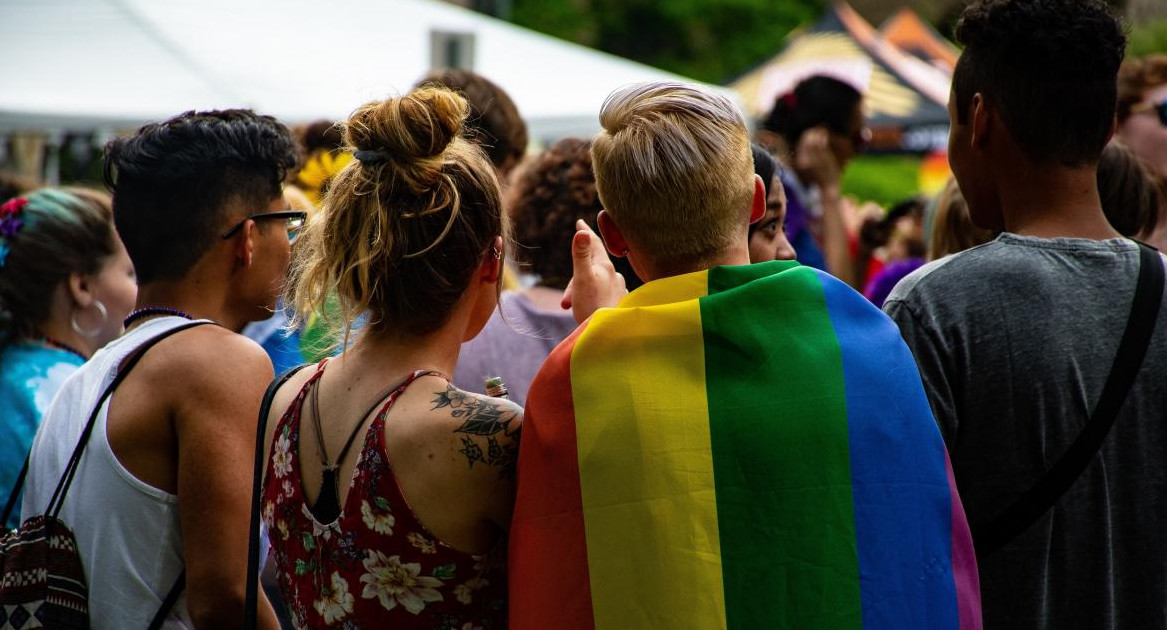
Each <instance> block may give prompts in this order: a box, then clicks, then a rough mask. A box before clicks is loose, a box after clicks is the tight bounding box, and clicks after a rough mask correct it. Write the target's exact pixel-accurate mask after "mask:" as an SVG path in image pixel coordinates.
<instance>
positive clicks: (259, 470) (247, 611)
mask: <svg viewBox="0 0 1167 630" xmlns="http://www.w3.org/2000/svg"><path fill="white" fill-rule="evenodd" d="M307 366H308V364H304V365H297V366H296V367H294V368H292V369H290V370H288V371H287V372H284V373H283V374H281V375H280V376H279V377H278V378H276V379H275V380H273V381H272V382H271V384H270V385H268V386H267V391H266V392H264V394H263V402H262V403H260V405H259V426H257V427H256V430H255V470H254V474H253V476H252V479H251V529H250V530H248V534H247V598H246V600H244V611H243V627H244V628H246V629H247V630H254V629H255V626H256V617H257V615H258V612H257V610H258V606H259V511H260V507H259V506H260V503H262V499H261V497H260V484H261V482H262V481H263V464H264V461H265V460H266V457H265V456H264V452H263V439H264V437H265V436H266V433H267V417H268V415H269V414H270V413H271V403H272V399H274V398H275V397H276V391H278V390H279V389H280V388H281V387H283V386H284V383H287V382H288V379H290V378H292V376H293V375H294V374H296V373H297V372H299V371H300V370H302V369H304V368H305V367H307Z"/></svg>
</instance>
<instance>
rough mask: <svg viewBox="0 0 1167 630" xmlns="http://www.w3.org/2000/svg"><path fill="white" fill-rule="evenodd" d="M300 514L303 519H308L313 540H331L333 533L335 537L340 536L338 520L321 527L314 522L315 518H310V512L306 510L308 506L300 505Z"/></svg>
mask: <svg viewBox="0 0 1167 630" xmlns="http://www.w3.org/2000/svg"><path fill="white" fill-rule="evenodd" d="M300 513H302V514H303V515H304V517H305V518H307V519H308V522H309V523H312V537H313V538H323V539H324V540H332V535H333V534H334V533H335V534H336V535H337V536H340V519H336V520H335V521H332V522H331V523H328V524H326V525H321V524H320V523H319V522H317V521H316V517H315V516H312V512H311V511H310V510H309V509H308V506H307V505H304V504H301V505H300Z"/></svg>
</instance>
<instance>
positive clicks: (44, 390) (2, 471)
mask: <svg viewBox="0 0 1167 630" xmlns="http://www.w3.org/2000/svg"><path fill="white" fill-rule="evenodd" d="M82 363H83V361H82V360H81V357H78V356H76V355H74V354H72V353H70V352H65V351H64V350H58V349H56V348H50V347H48V346H45V345H42V344H40V343H36V342H24V341H22V342H17V343H14V344H12V345H10V346H8V347H7V348H5V349H4V350H3V351H0V496H3V497H4V498H5V499H7V497H8V495H9V491H10V490H11V489H12V484H13V483H15V482H16V477H17V475H19V474H20V468H21V467H22V466H24V460H25V458H26V457H27V456H28V449H29V448H30V447H31V446H32V438H33V436H35V435H36V429H37V427H39V426H40V423H41V418H42V417H44V414H45V411H46V410H48V408H49V403H50V402H52V400H53V396H54V395H55V394H56V393H57V390H58V389H60V387H61V384H62V383H64V382H65V379H67V378H69V375H71V374H72V373H73V372H75V371H77V368H78V367H80V366H81V364H82ZM2 508H3V505H0V509H2ZM19 517H20V503H19V502H18V503H17V504H16V509H15V510H13V514H12V515H11V516H9V517H8V522H7V523H5V525H6V526H7V527H16V526H17V525H19V523H20V518H19Z"/></svg>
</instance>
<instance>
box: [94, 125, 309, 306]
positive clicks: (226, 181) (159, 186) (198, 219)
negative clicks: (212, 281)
mask: <svg viewBox="0 0 1167 630" xmlns="http://www.w3.org/2000/svg"><path fill="white" fill-rule="evenodd" d="M298 157H299V156H298V154H297V148H296V142H295V140H293V138H292V134H291V132H290V131H289V130H288V128H287V127H285V126H284V125H283V124H281V123H280V122H278V121H277V120H276V119H275V118H272V117H271V116H260V115H258V114H256V113H255V112H253V111H251V110H246V109H231V110H222V111H206V112H193V111H191V112H187V113H185V114H181V115H179V116H176V117H174V118H171V119H170V120H167V121H166V122H162V123H151V124H149V125H146V126H144V127H142V128H141V129H139V130H138V132H137V133H136V134H134V135H133V136H130V137H128V138H118V139H116V140H113V141H111V142H110V143H109V144H108V145H106V148H105V184H106V186H107V187H108V188H109V190H110V192H112V193H113V214H114V223H115V224H116V226H117V230H118V234H119V235H120V236H121V238H122V242H124V243H125V246H126V251H127V252H128V253H129V255H130V259H131V260H132V261H133V262H134V269H135V271H136V272H137V275H138V281H139V282H140V283H142V284H148V283H151V282H156V281H165V280H177V279H179V278H181V277H183V276H184V275H186V273H187V272H189V271H190V270H191V268H192V267H194V265H195V263H197V262H198V260H199V259H200V258H202V256H203V254H205V253H206V252H207V250H209V249H210V248H211V246H212V245H213V244H214V243H215V242H216V241H217V240H218V239H219V237H220V234H221V232H222V230H224V229H226V225H225V224H226V222H227V220H228V219H229V218H230V217H229V216H228V213H229V210H228V209H229V207H230V206H231V204H232V203H235V202H238V203H240V204H241V205H242V206H243V207H244V208H246V209H247V212H248V214H251V213H259V212H264V211H265V209H266V206H267V205H268V204H270V203H271V201H272V200H273V199H275V198H276V197H278V196H279V195H280V190H281V189H280V184H281V182H283V180H284V177H285V175H286V173H287V171H289V170H291V169H293V168H295V166H296V164H297V162H298Z"/></svg>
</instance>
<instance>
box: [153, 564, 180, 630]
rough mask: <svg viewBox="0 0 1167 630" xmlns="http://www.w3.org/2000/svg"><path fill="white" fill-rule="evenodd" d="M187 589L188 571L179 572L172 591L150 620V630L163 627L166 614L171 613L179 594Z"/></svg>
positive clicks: (171, 588) (157, 629)
mask: <svg viewBox="0 0 1167 630" xmlns="http://www.w3.org/2000/svg"><path fill="white" fill-rule="evenodd" d="M185 589H186V571H185V570H184V571H182V572H180V573H179V574H178V579H177V580H175V581H174V586H171V587H170V592H169V593H167V594H166V599H164V600H162V605H161V606H159V607H158V612H156V613H154V618H153V619H151V620H150V627H149V629H148V630H159V629H160V628H161V627H162V622H164V621H166V616H167V615H169V614H170V609H172V608H174V604H175V603H176V602H178V596H179V595H182V591H184V590H185Z"/></svg>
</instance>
